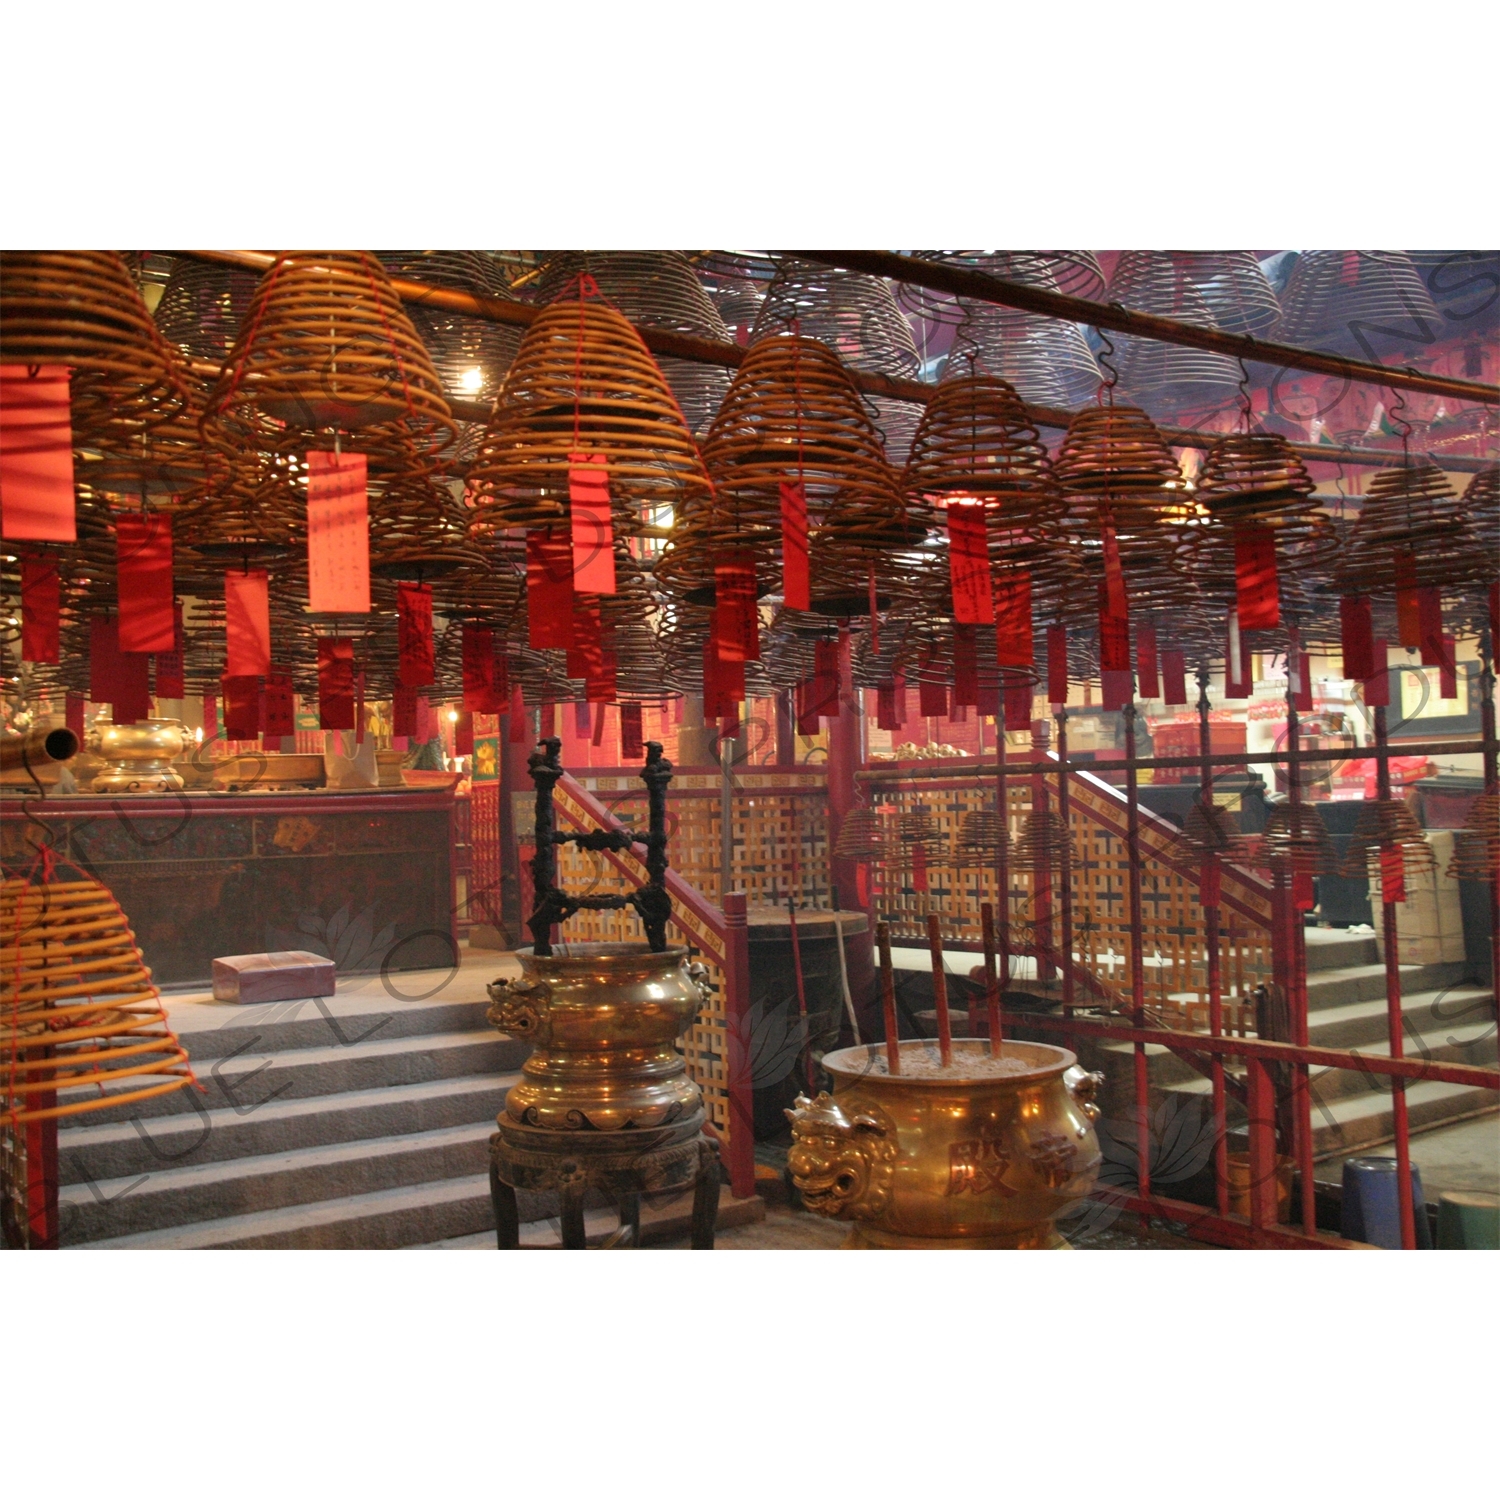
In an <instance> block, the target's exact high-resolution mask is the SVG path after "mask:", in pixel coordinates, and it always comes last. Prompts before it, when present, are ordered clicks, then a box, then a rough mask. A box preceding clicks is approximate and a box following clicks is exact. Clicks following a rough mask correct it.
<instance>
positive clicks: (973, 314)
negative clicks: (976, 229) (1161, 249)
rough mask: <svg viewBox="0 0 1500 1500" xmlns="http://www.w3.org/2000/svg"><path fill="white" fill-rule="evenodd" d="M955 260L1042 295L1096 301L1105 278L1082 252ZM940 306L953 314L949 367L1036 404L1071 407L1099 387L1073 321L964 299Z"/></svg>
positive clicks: (1095, 366)
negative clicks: (998, 382)
mask: <svg viewBox="0 0 1500 1500" xmlns="http://www.w3.org/2000/svg"><path fill="white" fill-rule="evenodd" d="M1075 257H1082V258H1084V259H1075ZM943 258H945V259H950V260H951V259H954V258H955V257H943ZM957 259H958V260H959V261H960V263H965V262H966V263H968V264H972V265H975V266H976V267H978V268H979V269H981V270H986V271H991V272H992V273H993V274H994V275H996V276H999V277H1001V278H1002V279H1003V280H1006V281H1014V282H1017V283H1019V284H1020V285H1022V286H1031V287H1036V288H1038V289H1039V290H1041V291H1045V292H1064V293H1066V294H1067V295H1070V296H1078V297H1090V298H1094V297H1097V296H1099V295H1102V293H1103V291H1104V277H1103V273H1102V272H1100V270H1099V265H1098V262H1097V261H1095V260H1094V258H1093V256H1092V255H1090V254H1089V253H1088V252H1087V251H1048V252H1045V253H1044V254H1037V253H1035V252H1031V251H1017V252H1004V251H995V252H992V253H989V254H985V255H979V256H975V255H969V254H966V255H964V256H961V257H957ZM1080 288H1084V289H1080ZM926 295H927V296H929V297H930V296H931V295H932V294H930V293H929V294H926ZM946 306H947V307H948V308H950V309H951V308H957V309H958V312H959V326H958V329H957V331H956V333H955V334H954V338H953V348H952V351H951V353H950V355H949V358H948V365H947V368H948V370H950V371H954V370H957V371H963V370H966V369H972V370H973V371H974V372H975V373H983V374H988V375H993V376H995V377H997V378H999V379H1003V380H1006V381H1008V382H1009V383H1010V384H1011V385H1013V386H1014V387H1015V389H1016V390H1017V391H1018V392H1020V394H1021V396H1022V398H1023V399H1024V400H1026V401H1028V402H1030V403H1031V404H1032V405H1034V406H1052V407H1075V406H1079V405H1081V404H1082V403H1083V402H1085V401H1087V400H1088V399H1089V397H1091V396H1092V395H1093V394H1094V392H1095V391H1096V390H1098V388H1099V381H1100V379H1101V377H1100V374H1099V366H1098V364H1097V362H1096V361H1095V359H1094V354H1093V351H1092V350H1091V349H1090V348H1089V344H1088V339H1087V338H1086V337H1085V335H1084V331H1083V328H1082V327H1081V326H1080V325H1079V324H1077V323H1068V322H1064V321H1063V320H1062V319H1060V318H1047V317H1042V316H1041V315H1040V314H1037V313H1029V312H1023V311H1021V310H1020V309H1018V308H1013V307H1002V306H1000V305H999V304H997V303H993V302H976V301H972V300H969V299H966V298H959V299H958V300H957V302H950V303H948V304H946ZM934 311H936V309H934Z"/></svg>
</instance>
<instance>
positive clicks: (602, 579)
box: [568, 453, 615, 594]
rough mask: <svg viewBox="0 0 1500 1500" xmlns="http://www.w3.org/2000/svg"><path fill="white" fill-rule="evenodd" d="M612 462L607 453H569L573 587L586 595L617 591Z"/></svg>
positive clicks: (569, 505) (569, 504)
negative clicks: (611, 481)
mask: <svg viewBox="0 0 1500 1500" xmlns="http://www.w3.org/2000/svg"><path fill="white" fill-rule="evenodd" d="M608 464H609V458H608V455H607V454H603V453H594V454H589V453H570V454H569V455H568V507H569V510H570V511H571V514H572V528H571V530H572V556H573V587H574V588H575V589H576V590H578V591H579V592H580V593H585V594H612V593H614V592H615V532H614V525H613V522H612V521H611V518H610V503H609V468H608Z"/></svg>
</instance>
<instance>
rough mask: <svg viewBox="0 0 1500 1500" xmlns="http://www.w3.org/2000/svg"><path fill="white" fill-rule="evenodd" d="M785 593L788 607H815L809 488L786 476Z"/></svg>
mask: <svg viewBox="0 0 1500 1500" xmlns="http://www.w3.org/2000/svg"><path fill="white" fill-rule="evenodd" d="M781 593H782V600H783V603H784V604H785V605H786V607H787V608H788V609H811V608H812V575H811V573H810V571H809V568H808V538H807V491H806V490H804V489H803V487H802V486H801V485H800V484H788V483H787V481H786V480H782V481H781Z"/></svg>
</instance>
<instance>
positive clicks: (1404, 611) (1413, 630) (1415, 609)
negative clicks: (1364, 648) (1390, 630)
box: [1392, 552, 1422, 651]
mask: <svg viewBox="0 0 1500 1500" xmlns="http://www.w3.org/2000/svg"><path fill="white" fill-rule="evenodd" d="M1392 561H1393V569H1392V571H1393V572H1394V574H1395V584H1396V638H1397V640H1398V641H1399V642H1400V643H1401V646H1402V648H1403V649H1404V650H1407V651H1417V650H1419V649H1420V648H1421V645H1422V604H1421V600H1420V599H1419V598H1418V597H1417V563H1416V559H1415V558H1414V557H1413V556H1412V554H1411V553H1410V552H1397V553H1396V555H1395V557H1394V559H1393V560H1392Z"/></svg>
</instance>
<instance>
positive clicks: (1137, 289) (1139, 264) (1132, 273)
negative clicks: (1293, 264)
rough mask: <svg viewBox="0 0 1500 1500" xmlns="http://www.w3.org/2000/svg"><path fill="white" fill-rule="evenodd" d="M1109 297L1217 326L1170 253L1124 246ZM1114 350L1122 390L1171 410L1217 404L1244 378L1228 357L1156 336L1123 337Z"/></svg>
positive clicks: (1181, 264)
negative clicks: (1159, 339)
mask: <svg viewBox="0 0 1500 1500" xmlns="http://www.w3.org/2000/svg"><path fill="white" fill-rule="evenodd" d="M1256 269H1257V270H1258V269H1259V267H1258V266H1257V268H1256ZM1268 289H1269V288H1268ZM1109 295H1110V301H1111V302H1115V303H1119V304H1120V305H1121V306H1123V307H1127V308H1130V309H1132V310H1134V311H1136V312H1143V313H1150V314H1152V315H1154V316H1157V317H1164V318H1172V319H1174V320H1175V321H1177V322H1180V323H1189V324H1192V325H1194V326H1196V327H1199V328H1217V327H1218V324H1217V323H1216V322H1215V320H1214V315H1213V313H1212V311H1211V310H1210V308H1209V305H1208V299H1207V298H1206V297H1205V296H1204V295H1203V293H1202V291H1201V290H1200V289H1199V288H1198V286H1197V285H1196V284H1195V282H1194V281H1193V279H1192V276H1191V274H1190V269H1189V267H1188V265H1187V264H1186V263H1185V262H1184V261H1182V260H1180V259H1178V257H1177V255H1176V254H1175V253H1173V252H1163V251H1157V250H1127V251H1126V252H1125V253H1124V254H1123V255H1122V256H1121V257H1120V259H1119V261H1118V262H1117V263H1116V265H1115V272H1114V275H1113V276H1112V277H1111V278H1110V283H1109ZM1117 354H1118V358H1117V360H1116V361H1114V362H1115V363H1116V364H1117V366H1118V369H1119V372H1120V387H1121V389H1122V390H1124V391H1126V392H1128V393H1129V394H1130V395H1131V396H1132V397H1134V398H1135V399H1136V400H1137V401H1141V402H1143V403H1148V404H1149V403H1160V404H1161V405H1162V406H1163V407H1164V408H1165V409H1168V410H1172V411H1176V410H1183V409H1188V408H1192V407H1199V406H1207V405H1212V404H1218V403H1221V402H1223V401H1225V400H1226V399H1227V398H1228V397H1229V396H1230V394H1231V393H1232V392H1234V391H1235V390H1236V389H1237V387H1238V386H1239V383H1240V381H1241V379H1242V378H1243V377H1242V375H1241V372H1240V368H1239V366H1238V365H1237V364H1236V363H1235V361H1234V360H1232V359H1230V358H1229V357H1228V356H1227V355H1224V354H1215V353H1214V352H1212V351H1211V350H1207V349H1191V348H1187V347H1186V346H1184V345H1181V344H1163V343H1161V342H1159V341H1158V340H1156V339H1143V338H1135V337H1133V336H1129V335H1122V336H1121V337H1120V338H1119V339H1118V349H1117Z"/></svg>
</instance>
